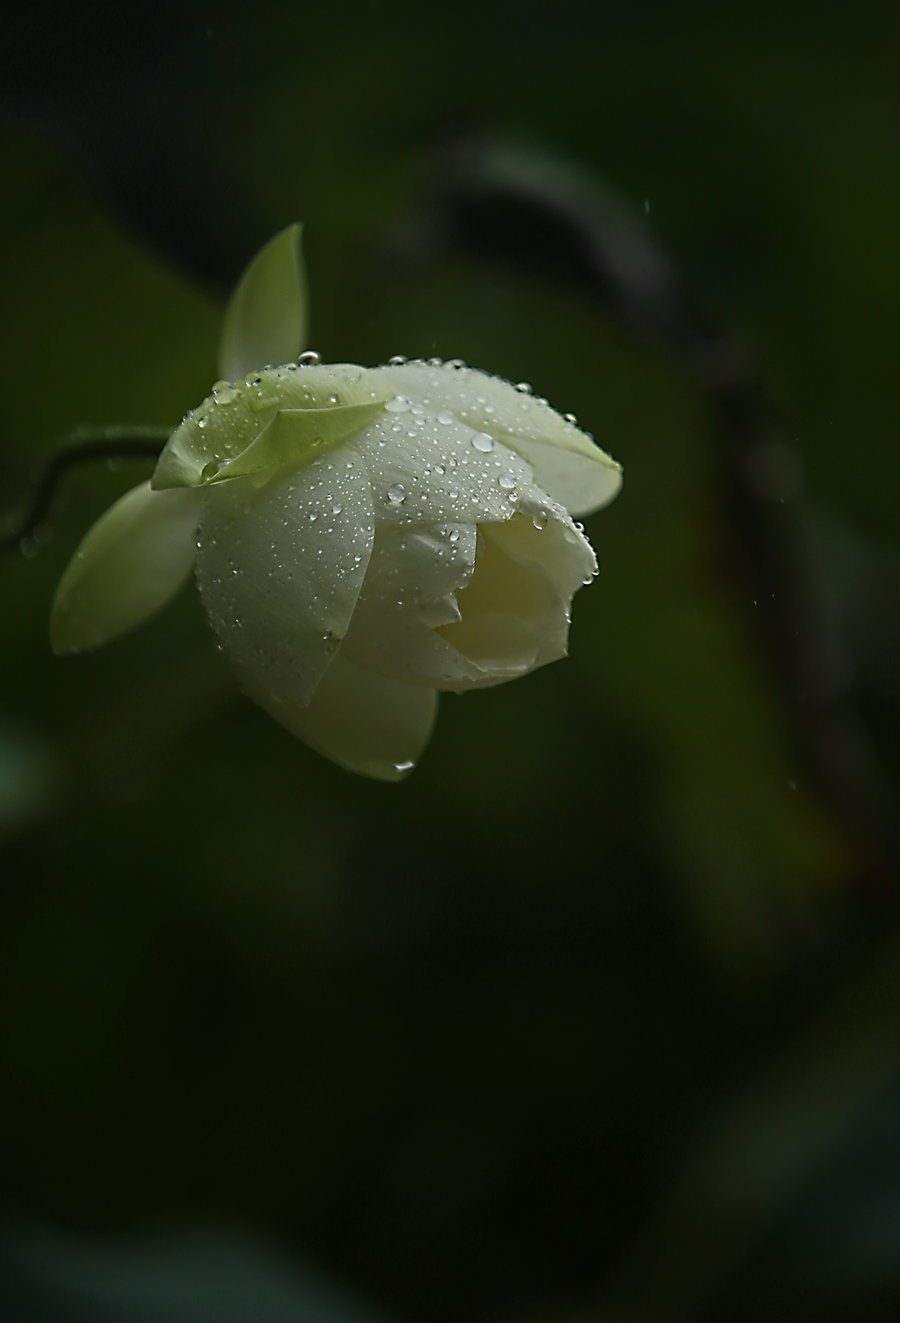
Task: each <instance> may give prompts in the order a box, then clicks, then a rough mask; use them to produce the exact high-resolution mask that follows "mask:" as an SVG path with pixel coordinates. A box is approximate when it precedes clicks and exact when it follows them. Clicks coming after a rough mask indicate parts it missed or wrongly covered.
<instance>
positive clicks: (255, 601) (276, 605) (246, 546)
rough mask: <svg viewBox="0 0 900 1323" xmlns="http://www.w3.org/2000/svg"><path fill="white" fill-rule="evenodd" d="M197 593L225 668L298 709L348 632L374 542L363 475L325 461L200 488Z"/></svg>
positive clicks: (337, 462) (341, 462) (340, 463)
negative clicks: (257, 480) (264, 478)
mask: <svg viewBox="0 0 900 1323" xmlns="http://www.w3.org/2000/svg"><path fill="white" fill-rule="evenodd" d="M204 496H205V499H204V504H203V517H202V519H201V522H200V544H201V545H200V550H199V551H198V553H197V586H198V587H199V589H200V595H201V597H202V598H203V604H204V606H205V607H206V611H207V614H208V616H209V619H210V623H211V624H212V627H213V629H214V630H215V632H216V634H217V635H218V637H219V640H220V642H221V643H222V646H223V647H224V649H225V651H226V652H227V653H228V655H229V657H230V658H231V660H232V661H233V662H234V663H235V664H236V665H237V666H239V667H241V668H242V669H243V670H244V671H246V672H249V673H250V674H252V675H255V676H256V677H257V679H258V680H259V682H260V684H262V685H263V686H265V687H266V688H268V689H272V690H274V691H275V692H277V693H279V694H283V695H284V696H285V697H286V698H289V699H290V700H291V701H292V702H294V703H298V704H300V705H301V706H302V705H303V704H305V703H308V702H309V701H310V699H311V698H312V695H313V693H314V691H315V688H316V686H317V685H318V683H319V681H320V679H321V677H322V675H323V674H324V672H325V670H326V669H327V667H328V665H329V663H330V661H331V659H332V658H333V656H334V654H335V653H336V652H337V649H338V648H339V647H340V643H341V640H342V639H343V637H344V635H345V634H346V632H347V629H348V626H349V624H350V618H351V616H352V615H353V611H354V608H355V606H356V600H357V598H358V596H359V591H360V588H361V586H362V582H363V578H364V577H365V573H366V568H367V566H368V563H369V556H370V553H371V549H372V539H373V536H374V522H373V518H372V501H371V491H370V488H369V483H368V479H367V478H366V475H365V472H364V471H363V469H362V466H361V465H359V464H357V465H356V466H355V467H354V466H352V461H351V463H350V464H348V462H347V461H346V460H344V459H341V460H337V459H334V458H331V457H329V456H323V458H322V459H319V460H314V461H313V462H312V463H311V464H306V465H304V466H303V467H302V468H300V469H298V470H297V471H296V472H290V473H287V474H282V475H280V476H279V477H276V478H273V479H272V481H271V482H269V483H267V484H266V485H265V486H264V487H256V486H254V485H253V482H252V481H251V479H249V478H236V479H235V480H234V481H233V482H225V483H222V484H221V485H217V486H213V487H209V488H207V490H206V492H205V494H204Z"/></svg>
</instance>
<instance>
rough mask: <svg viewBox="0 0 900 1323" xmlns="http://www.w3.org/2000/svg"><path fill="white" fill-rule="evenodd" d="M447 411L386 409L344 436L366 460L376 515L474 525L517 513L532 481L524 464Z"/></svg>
mask: <svg viewBox="0 0 900 1323" xmlns="http://www.w3.org/2000/svg"><path fill="white" fill-rule="evenodd" d="M388 410H390V402H389V404H388ZM444 417H445V418H446V419H447V421H446V422H441V421H439V420H438V419H437V418H436V417H435V416H434V415H427V414H418V415H417V414H414V413H411V412H409V411H408V410H407V411H406V412H404V413H391V412H390V411H388V412H386V413H385V415H384V417H382V418H379V419H378V420H377V421H376V422H374V423H371V424H370V425H369V426H368V427H366V428H364V429H363V430H362V431H361V432H360V433H359V435H358V436H356V437H354V439H353V440H352V441H350V442H348V443H347V445H348V448H353V449H355V450H356V451H357V452H358V453H359V454H360V456H361V457H362V459H363V461H364V463H365V466H366V469H367V471H368V473H369V477H370V479H371V482H372V495H373V498H374V502H375V511H376V514H377V517H378V519H380V520H387V521H391V522H394V523H397V524H407V525H409V524H435V523H441V522H444V521H447V522H455V523H459V524H476V523H484V522H486V521H491V522H494V521H498V520H503V519H509V518H511V516H512V515H513V514H514V513H515V501H516V499H517V493H518V492H519V491H520V490H522V489H523V488H525V487H530V486H531V485H532V482H533V478H532V475H531V470H530V468H529V466H528V465H527V464H526V463H524V462H523V461H522V460H521V459H520V458H519V456H518V455H515V454H513V452H512V451H511V450H509V449H507V447H506V446H503V445H500V444H499V443H497V442H491V443H490V451H489V452H488V453H485V451H483V450H480V449H479V448H478V445H477V444H476V442H478V440H479V434H478V433H476V432H473V431H472V429H471V428H469V427H465V426H464V425H463V424H462V423H459V422H456V421H455V420H453V419H451V418H450V416H449V414H446V415H444ZM482 435H483V434H482Z"/></svg>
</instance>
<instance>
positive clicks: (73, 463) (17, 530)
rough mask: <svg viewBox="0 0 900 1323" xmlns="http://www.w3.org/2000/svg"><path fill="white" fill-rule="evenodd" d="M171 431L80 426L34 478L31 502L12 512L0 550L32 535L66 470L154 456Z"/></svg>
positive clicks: (146, 428) (0, 543)
mask: <svg viewBox="0 0 900 1323" xmlns="http://www.w3.org/2000/svg"><path fill="white" fill-rule="evenodd" d="M170 434H171V428H167V427H140V426H137V427H90V428H88V427H79V428H76V429H75V430H74V431H72V432H70V433H69V434H68V435H67V436H66V437H64V438H63V440H62V441H61V442H60V446H59V449H57V450H56V451H54V452H53V453H52V454H51V455H50V457H49V459H48V460H47V462H46V463H45V465H44V467H43V469H42V470H41V471H40V473H39V475H38V476H37V479H36V481H35V486H34V491H33V493H32V496H31V501H30V503H29V504H28V506H27V507H26V509H25V512H24V513H23V514H22V515H19V516H16V515H13V516H12V517H11V519H10V521H9V522H12V520H16V522H15V523H13V524H12V528H11V530H10V531H9V532H4V534H3V535H2V537H0V551H14V550H15V549H16V548H17V547H19V546H21V544H22V543H23V542H24V541H26V540H27V539H28V538H31V537H34V536H35V534H36V532H37V530H38V529H39V528H40V525H41V524H42V523H43V522H44V520H45V519H46V517H47V515H48V514H49V512H50V510H51V508H52V505H53V499H54V496H55V495H56V490H57V488H58V487H59V484H60V481H61V480H62V478H63V477H64V475H65V474H66V473H67V472H68V471H69V469H73V468H77V467H78V466H79V465H81V464H87V463H90V461H91V460H95V459H105V460H107V461H110V460H120V459H143V458H147V459H156V458H157V457H158V456H159V452H160V450H161V449H162V447H163V446H164V445H165V443H166V441H167V440H168V438H169V435H170Z"/></svg>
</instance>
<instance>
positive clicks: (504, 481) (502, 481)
mask: <svg viewBox="0 0 900 1323" xmlns="http://www.w3.org/2000/svg"><path fill="white" fill-rule="evenodd" d="M515 485H516V480H515V478H514V477H513V476H512V474H511V473H501V474H500V477H499V478H498V479H497V486H498V487H500V488H501V489H502V490H503V491H505V492H511V491H512V490H513V488H514V487H515Z"/></svg>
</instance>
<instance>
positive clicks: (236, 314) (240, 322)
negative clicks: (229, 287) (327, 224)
mask: <svg viewBox="0 0 900 1323" xmlns="http://www.w3.org/2000/svg"><path fill="white" fill-rule="evenodd" d="M300 234H301V227H300V226H299V225H289V226H288V227H287V229H286V230H282V231H281V233H280V234H276V236H275V238H274V239H272V240H270V242H269V243H267V244H266V246H265V247H264V248H261V249H260V251H259V252H258V253H257V254H256V256H255V257H254V258H253V260H252V262H251V263H250V265H249V266H248V267H247V269H246V271H245V272H244V274H243V275H242V276H241V279H240V280H239V281H238V285H237V288H236V289H235V291H234V293H233V294H232V296H231V302H230V303H229V304H228V310H227V312H226V313H225V325H224V326H223V328H222V343H221V346H220V350H219V373H220V375H221V376H222V377H224V378H225V380H226V381H237V379H238V378H239V377H245V376H247V374H248V373H249V372H258V371H259V370H260V368H264V367H269V366H275V365H276V364H278V363H290V362H292V361H294V360H295V359H296V358H297V356H298V354H299V353H300V351H301V350H302V349H303V347H304V345H305V343H306V325H307V315H306V303H307V298H306V273H305V271H304V268H303V257H302V254H301V251H300Z"/></svg>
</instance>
